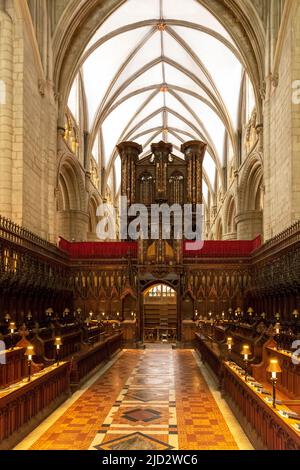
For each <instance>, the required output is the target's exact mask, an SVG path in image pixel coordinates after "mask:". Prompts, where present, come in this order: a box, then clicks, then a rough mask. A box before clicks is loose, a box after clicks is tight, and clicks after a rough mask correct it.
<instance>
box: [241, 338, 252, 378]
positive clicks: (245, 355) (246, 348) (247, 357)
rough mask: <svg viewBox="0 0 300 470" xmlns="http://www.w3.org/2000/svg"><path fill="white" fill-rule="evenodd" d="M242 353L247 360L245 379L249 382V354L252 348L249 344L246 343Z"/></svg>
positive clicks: (245, 360)
mask: <svg viewBox="0 0 300 470" xmlns="http://www.w3.org/2000/svg"><path fill="white" fill-rule="evenodd" d="M241 355H242V356H243V358H244V362H245V381H246V382H247V380H248V362H249V356H251V349H250V346H249V345H248V344H244V346H243V349H242V351H241Z"/></svg>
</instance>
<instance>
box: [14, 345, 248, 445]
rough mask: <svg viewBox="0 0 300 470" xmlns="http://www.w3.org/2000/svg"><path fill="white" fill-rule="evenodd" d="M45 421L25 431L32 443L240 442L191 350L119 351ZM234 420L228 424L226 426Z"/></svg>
mask: <svg viewBox="0 0 300 470" xmlns="http://www.w3.org/2000/svg"><path fill="white" fill-rule="evenodd" d="M223 406H224V405H223ZM228 419H230V420H232V417H231V416H229V414H228V411H227V412H226V420H228ZM50 421H51V418H50ZM50 421H48V423H50ZM232 422H233V423H234V420H232ZM45 425H46V423H45V424H43V425H42V428H41V430H40V433H39V434H37V432H38V431H39V429H37V430H36V432H35V433H34V435H32V436H31V437H30V436H29V439H27V441H28V442H29V441H30V439H31V441H30V446H31V449H36V450H51V449H53V450H54V449H57V450H60V449H61V450H72V449H74V450H86V449H91V450H102V449H105V450H142V449H146V450H151V449H153V450H164V449H181V450H196V449H199V450H201V449H203V450H204V449H207V450H218V449H224V450H230V449H238V448H239V447H240V448H241V445H239V447H238V445H237V443H236V441H235V439H234V437H233V435H232V433H231V431H230V430H229V427H228V425H227V423H226V421H225V419H224V417H223V415H222V413H221V411H220V408H219V406H218V404H217V403H216V401H215V398H214V396H213V394H212V392H211V391H210V389H209V387H208V385H207V383H206V381H205V379H204V376H203V374H202V373H201V370H200V368H199V364H198V360H196V354H195V353H194V352H193V351H190V350H174V351H172V350H145V351H124V352H123V353H121V354H120V355H119V357H118V358H117V360H116V362H114V364H113V365H112V366H111V367H110V368H109V369H108V370H107V371H106V372H105V373H104V374H103V375H102V376H101V377H100V378H99V379H98V380H97V381H96V382H95V383H94V384H92V385H91V386H90V387H89V388H88V389H87V390H86V391H85V392H84V393H81V395H80V396H79V397H78V398H77V399H76V401H75V402H74V403H72V404H71V405H70V406H69V407H68V408H67V409H66V406H65V407H64V411H63V413H62V414H61V416H60V417H59V418H58V419H57V420H56V421H55V422H53V419H52V424H48V426H49V428H48V429H47V428H46V429H47V430H46V429H45ZM236 426H237V424H236V423H234V424H233V426H232V424H230V427H231V430H232V429H233V427H236ZM240 432H241V431H240V430H238V433H239V434H240ZM236 434H237V433H235V436H236ZM33 436H34V439H33ZM37 436H38V438H37ZM24 442H25V443H26V440H25V441H24ZM244 442H245V441H244ZM22 444H23V445H22ZM22 444H21V446H18V448H23V449H24V443H22ZM30 446H28V447H30ZM25 447H26V446H25ZM28 447H27V448H28ZM248 448H249V447H248Z"/></svg>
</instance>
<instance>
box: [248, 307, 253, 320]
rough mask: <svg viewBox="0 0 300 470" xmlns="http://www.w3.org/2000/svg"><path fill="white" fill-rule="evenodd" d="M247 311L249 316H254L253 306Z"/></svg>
mask: <svg viewBox="0 0 300 470" xmlns="http://www.w3.org/2000/svg"><path fill="white" fill-rule="evenodd" d="M247 313H248V316H249V317H250V318H252V317H253V313H254V310H253V308H252V307H249V308H248V310H247Z"/></svg>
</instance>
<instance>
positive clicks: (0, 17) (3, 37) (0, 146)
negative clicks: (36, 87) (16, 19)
mask: <svg viewBox="0 0 300 470" xmlns="http://www.w3.org/2000/svg"><path fill="white" fill-rule="evenodd" d="M12 151H13V25H12V22H11V19H10V18H9V16H8V15H7V14H6V13H4V12H3V11H1V10H0V167H1V171H0V201H1V202H0V213H1V215H3V216H5V217H8V218H12V192H13V190H12V171H13V161H12Z"/></svg>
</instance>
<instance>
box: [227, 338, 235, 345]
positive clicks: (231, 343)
mask: <svg viewBox="0 0 300 470" xmlns="http://www.w3.org/2000/svg"><path fill="white" fill-rule="evenodd" d="M226 344H227V346H233V344H234V343H233V339H232V338H231V337H230V336H228V338H227V341H226Z"/></svg>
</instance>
